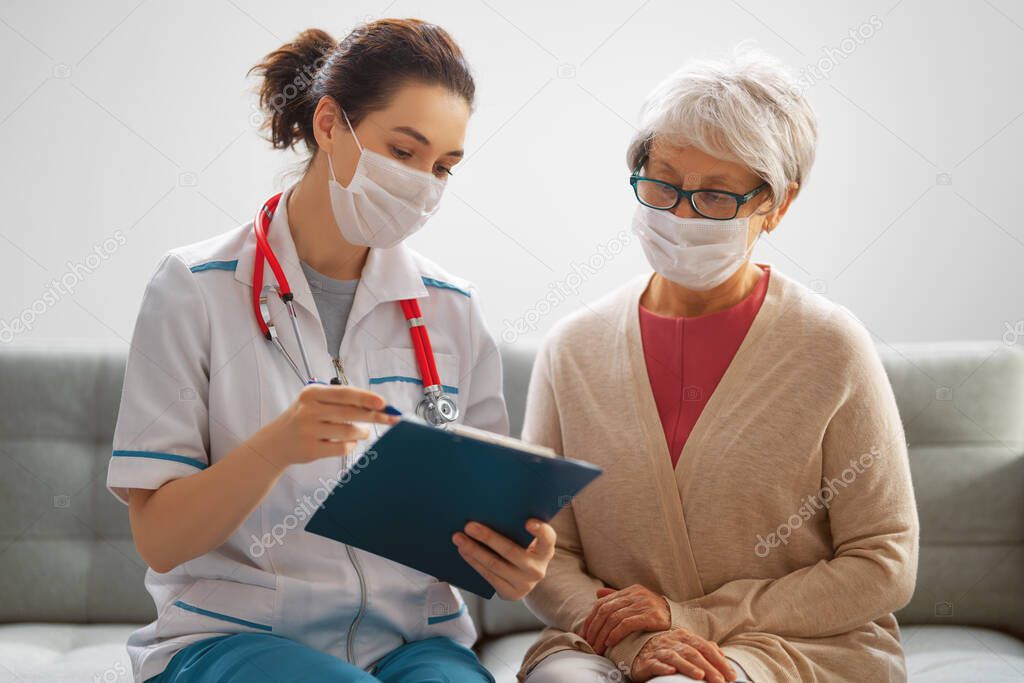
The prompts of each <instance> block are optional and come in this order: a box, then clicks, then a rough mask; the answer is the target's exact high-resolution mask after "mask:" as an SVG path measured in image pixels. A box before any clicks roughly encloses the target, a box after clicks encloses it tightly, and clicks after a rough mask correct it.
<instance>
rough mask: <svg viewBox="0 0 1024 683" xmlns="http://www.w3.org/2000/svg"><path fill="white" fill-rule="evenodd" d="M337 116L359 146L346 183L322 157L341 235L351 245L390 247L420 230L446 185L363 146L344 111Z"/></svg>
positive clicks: (439, 201) (433, 177)
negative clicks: (355, 160) (350, 177)
mask: <svg viewBox="0 0 1024 683" xmlns="http://www.w3.org/2000/svg"><path fill="white" fill-rule="evenodd" d="M342 115H344V116H345V123H347V124H348V128H349V130H350V131H352V137H353V138H354V139H355V141H356V145H358V146H359V162H358V163H357V164H356V170H355V174H354V175H353V176H352V180H351V181H350V182H349V184H348V187H342V186H341V183H339V182H338V180H337V178H336V177H335V176H334V164H333V163H332V162H331V155H330V154H328V155H327V165H328V168H329V169H330V172H331V177H330V180H329V181H328V190H329V192H330V195H331V209H332V211H333V212H334V220H335V222H337V224H338V229H339V230H340V231H341V235H342V237H344V238H345V240H346V241H348V242H349V243H350V244H356V245H359V246H365V247H376V248H381V249H384V248H387V247H393V246H395V245H396V244H398V243H399V242H401V241H402V240H404V239H405V238H406V237H408V236H409V235H412V234H413V233H414V232H416V231H417V230H419V229H420V228H422V227H423V225H424V224H425V223H426V222H427V219H428V218H430V217H431V216H432V215H434V213H435V212H436V211H437V208H438V206H440V204H441V195H442V194H443V193H444V188H445V185H446V183H445V182H444V181H443V180H440V179H439V178H437V177H435V176H433V175H431V174H430V173H426V172H424V171H418V170H416V169H414V168H409V167H408V166H406V165H405V164H401V163H399V162H397V161H395V160H394V159H389V158H387V157H386V156H384V155H382V154H378V153H377V152H374V151H373V150H369V149H364V148H363V146H362V145H361V144H360V143H359V139H358V138H356V132H355V130H354V129H353V128H352V124H351V123H350V122H349V120H348V115H347V114H345V112H344V111H343V112H342Z"/></svg>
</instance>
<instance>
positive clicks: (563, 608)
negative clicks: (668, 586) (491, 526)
mask: <svg viewBox="0 0 1024 683" xmlns="http://www.w3.org/2000/svg"><path fill="white" fill-rule="evenodd" d="M549 354H550V352H549V344H547V343H545V345H544V346H542V348H541V349H540V351H539V352H538V354H537V360H536V362H535V363H534V366H533V372H532V374H531V376H530V387H529V390H528V392H527V399H526V415H525V419H524V422H523V440H525V441H528V442H530V443H534V444H539V445H542V446H547V447H548V448H551V449H553V450H554V451H555V452H556V453H558V454H559V455H560V456H561V455H563V453H562V431H561V422H560V419H559V413H558V401H557V396H556V393H555V391H554V388H553V386H552V379H551V367H550V364H549ZM551 526H552V527H554V529H555V533H556V534H557V535H558V539H557V541H556V543H555V555H554V557H553V558H552V559H551V562H550V564H548V570H547V573H546V574H545V576H544V578H543V579H542V580H541V581H540V583H538V584H537V586H535V587H534V589H533V590H532V591H531V592H530V593H529V595H527V596H526V597H525V598H524V599H523V602H525V603H526V606H527V608H529V610H530V611H531V612H533V614H534V615H536V616H537V618H538V619H540V620H541V621H543V622H544V623H545V624H546V625H548V626H552V627H555V628H558V629H561V630H563V631H566V632H574V631H575V630H576V629H577V628H578V627H580V626H581V625H582V624H583V622H584V621H585V620H586V618H587V617H588V616H589V615H590V611H591V610H592V609H593V607H594V603H595V602H596V601H597V589H598V588H603V587H604V585H605V584H604V582H602V581H601V580H599V579H597V578H595V577H593V576H591V575H589V574H588V573H587V571H586V564H585V562H584V559H583V547H582V543H581V541H580V534H579V529H578V527H577V526H576V518H575V516H574V515H573V511H572V503H571V502H570V503H569V504H568V505H566V506H565V507H564V508H562V509H561V511H559V513H558V514H557V515H555V517H554V518H553V519H552V520H551ZM655 635H657V633H653V632H638V633H631V634H629V635H628V636H626V637H625V638H623V639H622V640H621V641H620V642H618V643H616V644H615V645H614V646H612V647H610V648H608V649H607V650H606V651H605V657H607V658H608V659H610V660H611V661H613V662H614V663H615V664H616V665H618V666H619V668H620V670H621V669H623V667H624V668H625V670H626V671H629V670H630V668H631V667H632V665H633V659H634V658H635V657H636V655H637V654H638V653H639V652H640V649H641V648H642V647H643V646H644V644H645V643H646V642H647V641H648V640H649V639H650V638H652V637H654V636H655ZM577 638H578V640H577V641H576V642H575V645H576V647H577V648H579V649H581V650H584V651H587V652H589V653H593V652H594V651H593V649H592V648H591V647H590V646H589V645H588V644H587V642H586V641H585V640H584V639H583V638H582V637H577Z"/></svg>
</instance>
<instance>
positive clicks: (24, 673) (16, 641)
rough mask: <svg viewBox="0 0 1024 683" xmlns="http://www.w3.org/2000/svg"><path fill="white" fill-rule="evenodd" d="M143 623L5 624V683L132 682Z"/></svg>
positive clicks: (0, 672)
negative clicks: (135, 634) (132, 653)
mask: <svg viewBox="0 0 1024 683" xmlns="http://www.w3.org/2000/svg"><path fill="white" fill-rule="evenodd" d="M137 628H139V626H138V624H48V623H38V624H0V683H15V682H17V683H44V681H45V683H97V682H98V683H131V680H132V665H131V662H130V661H129V659H128V651H127V650H126V649H125V641H127V640H128V636H129V635H131V633H132V631H134V630H135V629H137Z"/></svg>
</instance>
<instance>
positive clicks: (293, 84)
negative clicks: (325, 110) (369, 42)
mask: <svg viewBox="0 0 1024 683" xmlns="http://www.w3.org/2000/svg"><path fill="white" fill-rule="evenodd" d="M336 47H337V42H336V41H335V40H334V38H332V37H331V35H330V34H329V33H327V32H326V31H323V30H321V29H318V28H309V29H306V30H305V31H303V32H302V33H300V34H299V35H298V36H297V37H296V38H295V40H293V41H292V42H290V43H285V44H284V45H282V46H281V47H279V48H278V49H276V50H274V51H273V52H271V53H270V54H268V55H267V56H266V57H264V58H263V61H262V62H260V63H259V64H257V65H256V66H254V67H252V69H250V70H249V72H250V73H252V72H254V71H255V72H256V73H258V74H259V75H261V76H262V78H263V81H262V83H261V84H260V87H259V101H260V108H261V109H262V110H263V112H264V114H265V115H266V119H265V120H264V122H263V127H264V128H267V129H269V131H270V141H271V143H273V145H274V147H278V148H281V149H284V148H286V147H292V146H294V145H295V144H296V143H297V142H299V141H301V140H308V139H310V138H312V136H313V121H312V108H313V107H315V106H316V102H312V101H311V98H310V89H311V87H312V85H313V80H314V79H315V77H316V74H317V71H319V70H320V68H321V67H322V66H323V64H324V62H326V61H327V59H328V58H329V57H330V56H331V54H332V53H333V52H334V50H335V48H336Z"/></svg>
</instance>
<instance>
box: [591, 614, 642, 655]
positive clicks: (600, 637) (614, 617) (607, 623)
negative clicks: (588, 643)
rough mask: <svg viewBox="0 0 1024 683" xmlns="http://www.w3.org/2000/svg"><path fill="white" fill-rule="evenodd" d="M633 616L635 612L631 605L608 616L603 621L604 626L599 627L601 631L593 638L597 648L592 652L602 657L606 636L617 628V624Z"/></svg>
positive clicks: (606, 643) (606, 646) (606, 644)
mask: <svg viewBox="0 0 1024 683" xmlns="http://www.w3.org/2000/svg"><path fill="white" fill-rule="evenodd" d="M634 614H636V610H635V609H634V607H633V605H632V604H627V605H623V606H622V607H620V608H619V609H617V610H615V611H614V612H612V613H611V614H609V615H608V618H607V619H605V620H604V626H602V627H601V630H600V631H598V632H597V636H596V637H595V640H596V641H597V647H595V648H594V650H595V651H596V652H597V654H599V655H603V654H604V651H605V650H606V649H607V648H608V642H607V641H608V634H609V633H611V631H612V630H613V629H616V628H618V626H619V624H621V623H622V621H623V620H624V619H626V618H627V617H630V616H633V615H634Z"/></svg>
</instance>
